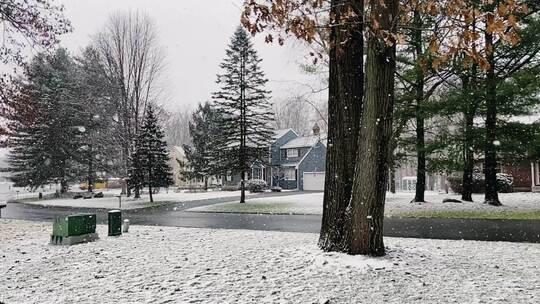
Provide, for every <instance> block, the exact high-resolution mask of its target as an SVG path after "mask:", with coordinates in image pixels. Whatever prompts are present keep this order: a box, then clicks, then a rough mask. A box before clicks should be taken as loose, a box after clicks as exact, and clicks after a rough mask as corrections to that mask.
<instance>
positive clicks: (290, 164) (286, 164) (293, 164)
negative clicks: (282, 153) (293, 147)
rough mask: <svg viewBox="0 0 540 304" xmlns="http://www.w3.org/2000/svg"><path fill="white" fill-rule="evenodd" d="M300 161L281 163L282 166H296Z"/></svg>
mask: <svg viewBox="0 0 540 304" xmlns="http://www.w3.org/2000/svg"><path fill="white" fill-rule="evenodd" d="M300 163H301V162H294V163H284V164H281V166H282V167H297V166H298V165H299V164H300Z"/></svg>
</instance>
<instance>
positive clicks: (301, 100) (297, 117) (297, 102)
mask: <svg viewBox="0 0 540 304" xmlns="http://www.w3.org/2000/svg"><path fill="white" fill-rule="evenodd" d="M274 108H275V109H274V118H275V121H276V126H277V128H278V129H286V128H291V129H293V130H295V131H296V132H298V133H300V134H306V133H309V130H310V129H311V127H312V125H313V124H314V121H313V120H312V117H313V115H312V112H313V109H312V108H311V106H310V105H309V104H308V103H307V100H306V98H305V97H303V96H301V95H296V96H292V97H291V98H288V99H285V100H282V101H281V102H279V103H276V104H274Z"/></svg>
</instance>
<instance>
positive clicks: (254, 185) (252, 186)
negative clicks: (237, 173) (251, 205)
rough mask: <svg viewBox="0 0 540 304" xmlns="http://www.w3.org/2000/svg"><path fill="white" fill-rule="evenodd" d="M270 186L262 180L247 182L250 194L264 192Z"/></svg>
mask: <svg viewBox="0 0 540 304" xmlns="http://www.w3.org/2000/svg"><path fill="white" fill-rule="evenodd" d="M267 187H268V185H267V184H266V181H264V180H262V179H250V180H248V181H246V189H247V190H249V191H250V192H263V191H264V190H265V189H266V188H267Z"/></svg>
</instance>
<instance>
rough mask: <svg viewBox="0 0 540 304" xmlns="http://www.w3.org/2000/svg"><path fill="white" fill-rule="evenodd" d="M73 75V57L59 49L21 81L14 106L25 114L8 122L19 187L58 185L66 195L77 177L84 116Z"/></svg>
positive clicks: (32, 66)
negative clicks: (69, 186) (55, 183)
mask: <svg viewBox="0 0 540 304" xmlns="http://www.w3.org/2000/svg"><path fill="white" fill-rule="evenodd" d="M74 71H75V63H74V62H73V60H72V59H71V58H70V56H69V54H68V53H67V52H66V50H64V49H59V50H57V51H56V53H54V54H53V55H46V54H38V55H37V56H36V57H35V58H34V59H33V60H32V62H31V64H30V65H29V68H28V70H27V72H26V75H25V79H21V80H19V86H20V90H19V92H18V93H17V94H16V96H14V101H13V102H14V103H18V105H17V106H16V108H23V109H24V111H21V112H13V113H12V114H13V115H11V116H9V117H7V118H8V119H9V120H10V121H11V123H10V125H11V126H10V129H11V130H12V134H11V139H10V146H11V147H12V153H11V154H10V158H9V161H10V170H11V172H13V180H14V182H15V184H17V185H20V186H30V187H33V188H37V187H38V186H41V185H43V184H46V183H51V182H57V183H60V184H61V192H66V191H67V190H68V182H69V181H74V180H75V178H76V177H77V176H78V174H79V171H80V169H81V167H80V165H79V163H78V161H79V160H80V159H81V155H80V147H81V146H82V145H83V141H82V139H83V137H84V133H85V132H86V128H85V120H84V118H85V117H86V115H85V109H84V108H83V107H82V105H81V104H80V103H78V102H77V98H76V96H74V95H75V94H73V93H74V92H75V90H74V87H75V86H76V84H75V83H74V82H73V81H72V80H73V78H74V74H73V73H74Z"/></svg>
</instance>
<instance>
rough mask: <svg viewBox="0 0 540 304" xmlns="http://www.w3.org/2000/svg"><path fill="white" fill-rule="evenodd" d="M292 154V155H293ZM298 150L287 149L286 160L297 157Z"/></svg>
mask: <svg viewBox="0 0 540 304" xmlns="http://www.w3.org/2000/svg"><path fill="white" fill-rule="evenodd" d="M293 152H294V153H293ZM298 154H299V153H298V149H297V148H290V149H287V158H293V157H298Z"/></svg>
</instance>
